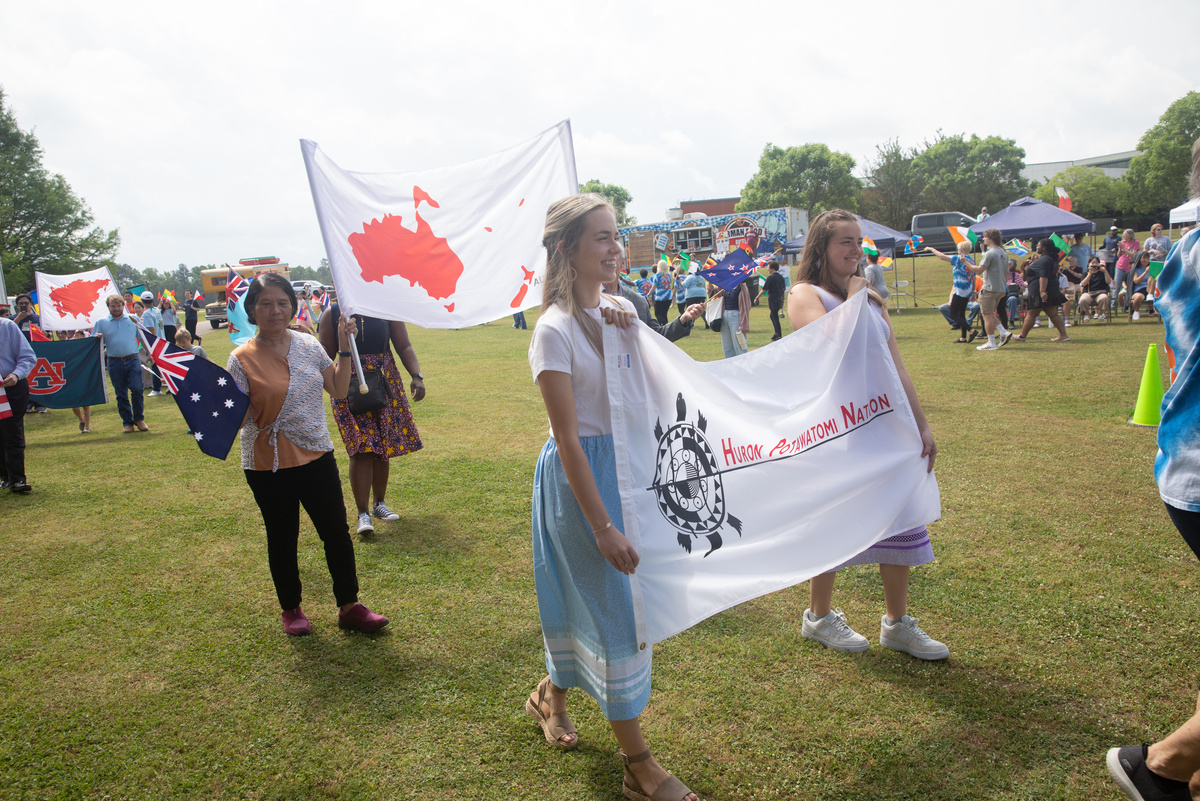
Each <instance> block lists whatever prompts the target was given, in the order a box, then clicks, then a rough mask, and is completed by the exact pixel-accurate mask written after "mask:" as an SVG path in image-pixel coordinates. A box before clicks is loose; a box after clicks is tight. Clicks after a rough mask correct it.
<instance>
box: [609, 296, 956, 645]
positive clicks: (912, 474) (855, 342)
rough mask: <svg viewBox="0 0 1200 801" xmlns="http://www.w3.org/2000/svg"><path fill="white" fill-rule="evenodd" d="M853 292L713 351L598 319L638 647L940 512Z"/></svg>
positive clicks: (873, 323)
mask: <svg viewBox="0 0 1200 801" xmlns="http://www.w3.org/2000/svg"><path fill="white" fill-rule="evenodd" d="M865 301H866V293H864V292H860V293H858V294H857V295H855V296H854V297H852V298H851V299H850V300H849V301H847V302H846V303H843V304H842V305H841V306H840V307H838V308H837V309H835V310H834V311H832V312H830V313H829V314H827V315H825V316H824V317H822V318H820V319H819V320H817V321H815V322H813V323H811V324H809V325H807V326H805V327H804V328H802V329H801V330H799V331H796V332H794V333H792V334H790V335H788V336H786V337H784V338H783V339H782V340H780V341H778V342H774V343H772V344H770V345H768V346H767V347H765V348H759V349H758V350H755V351H753V352H751V353H749V354H745V355H742V356H739V357H737V358H736V359H725V360H723V361H716V362H705V363H702V362H696V361H693V360H692V359H691V357H689V356H688V355H687V354H686V353H684V352H683V351H681V350H679V349H678V348H677V347H675V346H674V345H672V344H671V343H669V342H667V341H666V340H665V339H663V338H662V337H660V336H656V335H655V334H654V333H653V332H652V331H650V329H648V328H646V327H644V326H641V325H635V326H633V327H631V328H629V329H626V330H624V331H622V330H621V329H619V328H617V327H616V326H604V360H605V371H606V374H607V375H606V383H607V386H608V395H609V403H610V406H611V408H612V425H613V442H614V445H615V446H616V461H617V479H618V483H619V486H620V490H621V513H622V518H623V522H624V526H625V534H626V536H628V537H629V538H630V539H631V541H632V542H633V544H634V546H635V547H636V548H637V549H638V554H639V556H640V557H641V561H640V562H639V564H638V567H637V572H636V573H635V574H634V575H633V576H632V577H631V586H632V589H633V599H634V610H635V617H636V619H637V631H638V637H639V641H640V642H644V643H654V642H658V641H659V640H662V639H664V638H666V637H669V636H671V635H672V634H675V633H677V632H680V631H683V630H684V629H687V628H689V627H690V626H693V625H695V624H696V623H698V622H699V621H701V620H703V619H705V618H706V617H708V616H710V615H713V614H716V613H717V612H720V611H722V610H723V609H727V608H729V607H731V606H734V605H736V604H739V603H742V602H743V601H746V600H749V599H751V598H755V597H757V596H759V595H763V594H765V593H769V592H773V591H775V590H779V589H782V588H784V587H788V586H791V585H793V584H796V583H798V582H801V581H804V580H806V579H809V578H811V577H812V576H815V575H817V574H819V573H823V572H825V571H827V570H831V569H833V568H835V567H837V566H838V565H840V564H841V563H842V562H844V561H846V560H847V559H849V558H850V557H852V556H854V555H856V554H858V553H860V552H861V551H863V550H865V549H866V548H867V547H869V546H870V545H872V544H874V543H875V542H877V541H878V540H881V539H883V538H885V537H888V536H891V535H894V534H899V533H900V532H902V531H906V530H908V529H911V528H916V527H917V526H920V525H923V524H925V523H929V522H931V521H933V520H936V519H937V518H938V517H939V516H940V515H941V501H940V499H939V495H938V487H937V480H936V478H935V477H934V475H933V474H932V473H927V472H926V468H927V465H928V463H927V460H926V459H924V458H922V457H921V437H920V434H919V433H918V431H917V424H916V420H915V419H914V417H913V413H912V409H911V407H910V406H909V404H908V399H907V397H906V396H905V394H904V388H903V387H902V386H901V384H900V378H899V375H898V373H897V372H896V367H895V363H894V362H893V361H892V358H891V355H890V353H889V352H888V347H887V337H888V330H887V324H886V323H885V322H884V321H883V319H882V318H881V317H880V315H879V313H878V311H877V310H876V309H875V308H874V307H872V306H870V305H869V304H868V303H866V302H865Z"/></svg>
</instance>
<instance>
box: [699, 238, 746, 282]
mask: <svg viewBox="0 0 1200 801" xmlns="http://www.w3.org/2000/svg"><path fill="white" fill-rule="evenodd" d="M754 267H755V264H754V259H753V258H751V256H750V254H749V253H747V252H746V251H745V250H743V249H741V248H734V249H733V250H731V251H729V255H728V256H726V257H725V258H723V259H721V260H720V261H719V262H717V264H716V265H715V266H713V267H709V268H708V269H707V270H701V271H700V276H701V277H702V278H704V279H705V280H706V281H708V282H709V283H710V284H716V285H717V286H719V287H721V289H724V290H725V291H726V292H732V291H733V290H735V289H737V288H738V285H739V284H741V283H742V282H743V281H745V280H746V279H747V278H749V277H750V276H752V275H754Z"/></svg>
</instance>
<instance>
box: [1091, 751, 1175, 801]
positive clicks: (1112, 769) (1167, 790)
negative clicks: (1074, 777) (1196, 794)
mask: <svg viewBox="0 0 1200 801" xmlns="http://www.w3.org/2000/svg"><path fill="white" fill-rule="evenodd" d="M1105 762H1106V763H1107V764H1108V773H1109V775H1110V776H1112V777H1113V781H1115V782H1116V783H1117V786H1118V787H1120V788H1121V789H1122V790H1124V791H1125V795H1127V796H1129V797H1130V798H1132V799H1133V801H1175V799H1178V801H1191V798H1192V794H1191V793H1190V792H1189V791H1188V786H1187V782H1177V781H1175V780H1174V779H1164V778H1163V777H1162V776H1159V775H1158V774H1157V773H1155V772H1153V771H1152V770H1150V768H1148V767H1146V746H1145V745H1144V744H1143V745H1126V746H1123V747H1121V748H1110V749H1109V750H1108V758H1107V759H1106V760H1105Z"/></svg>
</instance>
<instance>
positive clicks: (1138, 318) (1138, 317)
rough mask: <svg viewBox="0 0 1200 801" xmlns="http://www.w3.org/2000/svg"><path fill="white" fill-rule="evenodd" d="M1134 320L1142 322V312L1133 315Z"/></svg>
mask: <svg viewBox="0 0 1200 801" xmlns="http://www.w3.org/2000/svg"><path fill="white" fill-rule="evenodd" d="M1133 319H1134V320H1140V319H1142V313H1141V312H1134V313H1133Z"/></svg>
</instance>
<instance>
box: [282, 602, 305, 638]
mask: <svg viewBox="0 0 1200 801" xmlns="http://www.w3.org/2000/svg"><path fill="white" fill-rule="evenodd" d="M282 617H283V631H284V633H285V634H287V635H288V636H289V637H303V636H304V635H306V634H311V633H312V626H310V625H308V618H306V617H305V616H304V613H303V612H301V611H300V607H298V606H297V607H296V608H295V609H284V610H283V614H282Z"/></svg>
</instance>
